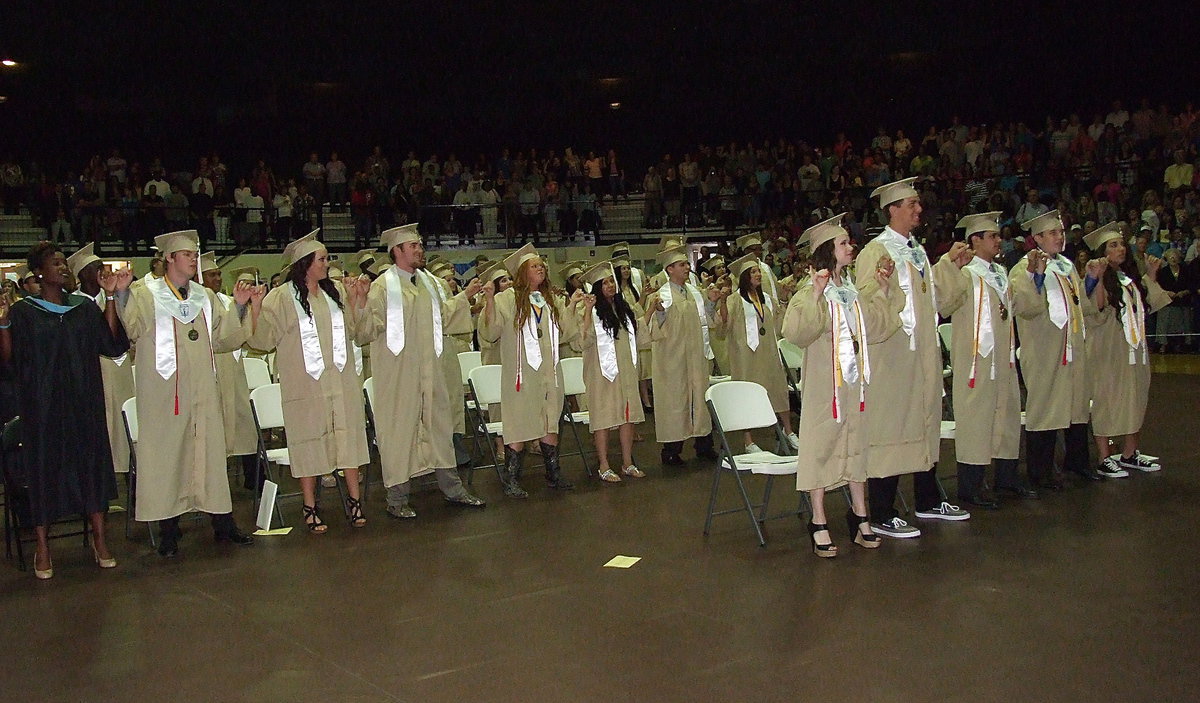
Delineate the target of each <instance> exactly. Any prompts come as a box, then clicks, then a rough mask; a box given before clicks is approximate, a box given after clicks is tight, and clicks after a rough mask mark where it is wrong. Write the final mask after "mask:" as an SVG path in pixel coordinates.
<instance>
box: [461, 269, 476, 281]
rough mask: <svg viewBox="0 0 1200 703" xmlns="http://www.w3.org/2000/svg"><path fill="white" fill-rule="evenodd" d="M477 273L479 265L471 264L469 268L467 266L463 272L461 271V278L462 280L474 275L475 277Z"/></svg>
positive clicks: (467, 279) (469, 278)
mask: <svg viewBox="0 0 1200 703" xmlns="http://www.w3.org/2000/svg"><path fill="white" fill-rule="evenodd" d="M478 275H479V267H478V266H472V267H471V268H469V269H467V270H466V271H463V272H462V279H463V280H464V281H469V280H471V279H472V278H475V277H476V276H478Z"/></svg>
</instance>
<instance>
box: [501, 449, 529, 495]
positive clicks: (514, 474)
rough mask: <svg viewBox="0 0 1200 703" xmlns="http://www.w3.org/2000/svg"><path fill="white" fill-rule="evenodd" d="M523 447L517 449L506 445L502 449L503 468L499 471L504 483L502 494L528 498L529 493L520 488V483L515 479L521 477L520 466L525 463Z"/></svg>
mask: <svg viewBox="0 0 1200 703" xmlns="http://www.w3.org/2000/svg"><path fill="white" fill-rule="evenodd" d="M525 451H526V450H525V448H524V447H522V448H521V451H519V452H518V451H517V450H515V449H513V448H512V447H507V448H506V449H505V450H504V469H503V471H501V472H500V478H501V480H502V482H503V483H504V495H506V496H510V497H512V498H528V497H529V494H528V493H526V492H525V489H524V488H521V484H519V483H517V480H518V479H520V478H521V466H522V465H523V464H524V463H525Z"/></svg>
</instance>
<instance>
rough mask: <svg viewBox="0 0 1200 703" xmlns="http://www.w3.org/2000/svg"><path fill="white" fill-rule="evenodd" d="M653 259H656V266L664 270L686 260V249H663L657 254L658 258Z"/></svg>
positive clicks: (681, 247)
mask: <svg viewBox="0 0 1200 703" xmlns="http://www.w3.org/2000/svg"><path fill="white" fill-rule="evenodd" d="M655 258H656V259H658V265H659V266H662V267H663V269H664V270H665V269H666V268H667V267H668V266H670V265H671V264H673V263H676V262H678V261H687V260H688V256H687V247H684V246H677V247H670V248H669V249H663V250H662V251H660V252H658V256H656V257H655Z"/></svg>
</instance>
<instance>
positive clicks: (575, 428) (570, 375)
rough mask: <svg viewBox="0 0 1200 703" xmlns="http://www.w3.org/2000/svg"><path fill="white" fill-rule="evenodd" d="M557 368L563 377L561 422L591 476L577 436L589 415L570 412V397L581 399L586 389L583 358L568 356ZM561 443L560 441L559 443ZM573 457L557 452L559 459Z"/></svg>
mask: <svg viewBox="0 0 1200 703" xmlns="http://www.w3.org/2000/svg"><path fill="white" fill-rule="evenodd" d="M558 367H559V369H561V370H562V376H563V411H562V421H563V422H565V423H567V425H569V426H570V428H571V434H572V435H574V437H575V445H576V446H577V447H578V448H579V458H580V459H581V460H582V461H583V469H584V471H585V472H587V475H588V476H591V475H592V465H591V463H590V462H589V461H588V457H587V449H586V448H585V447H584V444H583V440H582V439H581V438H580V436H579V425H589V424H590V422H591V413H589V412H588V411H587V410H583V411H579V412H572V411H571V406H570V399H571V398H572V397H582V396H583V394H584V393H585V392H586V391H587V387H586V385H585V384H584V382H583V357H579V356H569V357H567V358H565V359H559V361H558ZM559 443H560V444H561V443H562V442H561V440H560V442H559ZM563 456H574V454H573V453H572V454H563V453H562V450H561V449H560V450H559V457H563Z"/></svg>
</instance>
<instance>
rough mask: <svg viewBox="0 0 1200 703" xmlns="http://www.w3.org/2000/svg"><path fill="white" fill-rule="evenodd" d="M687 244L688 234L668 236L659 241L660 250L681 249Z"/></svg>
mask: <svg viewBox="0 0 1200 703" xmlns="http://www.w3.org/2000/svg"><path fill="white" fill-rule="evenodd" d="M684 244H687V235H686V234H666V235H663V237H662V239H659V240H658V250H659V251H662V250H663V249H670V248H671V247H680V246H683V245H684Z"/></svg>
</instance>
